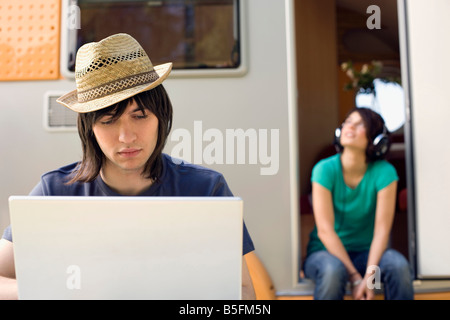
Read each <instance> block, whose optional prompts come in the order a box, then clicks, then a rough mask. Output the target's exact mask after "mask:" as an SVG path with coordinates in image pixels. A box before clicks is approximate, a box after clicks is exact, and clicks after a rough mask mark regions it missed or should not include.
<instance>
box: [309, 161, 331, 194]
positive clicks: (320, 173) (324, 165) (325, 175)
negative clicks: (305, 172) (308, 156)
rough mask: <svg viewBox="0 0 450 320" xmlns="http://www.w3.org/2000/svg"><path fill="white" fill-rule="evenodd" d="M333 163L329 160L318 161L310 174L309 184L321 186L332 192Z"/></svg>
mask: <svg viewBox="0 0 450 320" xmlns="http://www.w3.org/2000/svg"><path fill="white" fill-rule="evenodd" d="M335 173H336V172H335V170H334V168H333V163H332V162H331V161H330V160H329V159H325V160H321V161H319V162H318V163H317V164H316V165H315V166H314V168H313V170H312V173H311V182H316V183H318V184H320V185H321V186H323V187H325V188H327V189H328V190H330V191H331V190H332V188H333V184H334V178H335Z"/></svg>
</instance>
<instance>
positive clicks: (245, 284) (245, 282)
mask: <svg viewBox="0 0 450 320" xmlns="http://www.w3.org/2000/svg"><path fill="white" fill-rule="evenodd" d="M255 299H256V294H255V289H254V288H253V282H252V278H250V272H249V271H248V267H247V262H246V261H245V258H244V257H242V300H255Z"/></svg>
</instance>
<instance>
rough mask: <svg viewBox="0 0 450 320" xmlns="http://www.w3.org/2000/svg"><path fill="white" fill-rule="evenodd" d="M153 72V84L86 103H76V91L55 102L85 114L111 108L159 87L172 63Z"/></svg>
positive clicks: (156, 67) (139, 86)
mask: <svg viewBox="0 0 450 320" xmlns="http://www.w3.org/2000/svg"><path fill="white" fill-rule="evenodd" d="M154 70H155V72H156V73H157V74H158V76H159V78H158V79H156V80H155V81H153V82H150V83H145V84H141V85H138V86H135V87H132V88H128V89H125V90H122V91H119V92H116V93H113V94H110V95H108V96H105V97H101V98H98V99H94V100H91V101H87V102H81V103H80V102H78V95H77V90H74V91H71V92H69V93H66V94H65V95H63V96H61V97H59V98H58V99H57V100H56V102H58V103H60V104H62V105H63V106H66V107H67V108H69V109H71V110H73V111H75V112H78V113H87V112H92V111H97V110H100V109H103V108H106V107H109V106H112V105H114V104H116V103H118V102H120V101H123V100H126V99H128V98H131V97H132V96H135V95H136V94H138V93H141V92H144V91H147V90H151V89H153V88H155V87H157V86H158V85H160V84H161V83H162V82H163V81H164V80H165V79H166V78H167V77H168V76H169V74H170V71H171V70H172V63H171V62H169V63H165V64H161V65H158V66H155V67H154Z"/></svg>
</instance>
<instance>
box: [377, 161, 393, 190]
mask: <svg viewBox="0 0 450 320" xmlns="http://www.w3.org/2000/svg"><path fill="white" fill-rule="evenodd" d="M375 165H376V166H377V170H376V175H375V187H376V190H377V192H378V191H380V190H382V189H384V188H386V187H387V186H388V185H390V184H391V183H392V182H394V181H397V180H398V174H397V170H395V167H394V166H393V165H392V164H390V163H389V162H387V161H378V162H376V163H375Z"/></svg>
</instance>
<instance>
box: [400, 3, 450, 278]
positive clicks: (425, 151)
mask: <svg viewBox="0 0 450 320" xmlns="http://www.w3.org/2000/svg"><path fill="white" fill-rule="evenodd" d="M403 3H405V4H406V31H407V35H408V36H407V37H406V42H405V45H404V46H403V48H402V50H403V54H405V53H406V52H405V50H408V52H407V53H408V54H409V56H408V58H409V65H408V66H407V67H408V69H407V71H408V73H409V81H410V82H409V85H410V86H409V92H410V95H409V98H410V100H409V102H410V108H411V113H410V116H411V127H412V132H413V135H412V143H413V160H414V176H415V195H416V196H415V207H416V236H417V274H418V276H419V277H421V278H428V277H446V278H448V277H450V250H449V249H448V246H449V243H450V233H449V232H448V230H449V226H450V196H449V195H450V148H449V147H448V146H447V140H448V135H449V132H448V122H449V116H450V104H449V94H448V92H449V90H448V86H449V84H450V81H449V79H448V76H449V74H450V64H449V63H448V59H449V56H450V38H449V36H448V30H450V21H449V19H448V13H449V12H450V1H448V0H433V1H421V0H408V1H401V3H400V5H401V6H400V7H402V6H403ZM400 7H399V8H400ZM402 63H403V64H404V66H402V68H406V59H403V61H402ZM405 79H406V77H405Z"/></svg>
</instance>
